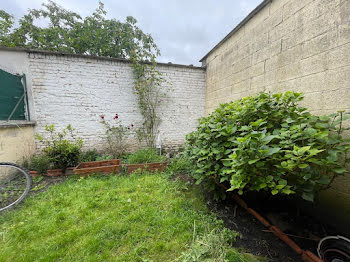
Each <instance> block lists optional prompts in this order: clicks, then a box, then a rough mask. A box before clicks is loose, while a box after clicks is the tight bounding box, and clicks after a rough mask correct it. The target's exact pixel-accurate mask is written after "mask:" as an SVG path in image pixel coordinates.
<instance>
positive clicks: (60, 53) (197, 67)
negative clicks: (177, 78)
mask: <svg viewBox="0 0 350 262" xmlns="http://www.w3.org/2000/svg"><path fill="white" fill-rule="evenodd" d="M1 50H3V51H13V52H26V53H28V54H44V55H55V56H66V57H77V58H79V57H80V58H87V59H95V60H104V61H115V62H122V63H131V61H130V60H128V59H123V58H114V57H107V56H96V55H84V54H71V53H65V52H56V51H48V50H40V49H29V48H20V47H4V46H0V51H1ZM157 65H160V66H169V67H181V68H191V69H199V70H205V67H203V66H193V65H182V64H173V63H171V62H169V63H160V62H157Z"/></svg>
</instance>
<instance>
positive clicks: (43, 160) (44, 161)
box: [31, 154, 52, 175]
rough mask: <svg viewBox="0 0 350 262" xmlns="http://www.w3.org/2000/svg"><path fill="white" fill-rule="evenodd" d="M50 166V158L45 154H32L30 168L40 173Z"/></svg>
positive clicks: (42, 173) (44, 172) (43, 172)
mask: <svg viewBox="0 0 350 262" xmlns="http://www.w3.org/2000/svg"><path fill="white" fill-rule="evenodd" d="M51 166H52V163H51V159H50V158H49V157H48V156H47V155H45V154H42V155H38V156H33V158H32V162H31V169H32V170H35V171H37V172H38V173H39V174H40V175H44V174H46V172H47V170H48V169H50V168H51Z"/></svg>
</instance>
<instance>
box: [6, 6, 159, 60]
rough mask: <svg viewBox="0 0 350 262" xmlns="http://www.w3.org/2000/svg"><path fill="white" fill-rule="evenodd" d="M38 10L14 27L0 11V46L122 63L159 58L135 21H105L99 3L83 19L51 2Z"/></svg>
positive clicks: (150, 40) (8, 15)
mask: <svg viewBox="0 0 350 262" xmlns="http://www.w3.org/2000/svg"><path fill="white" fill-rule="evenodd" d="M42 6H43V8H42V9H29V10H28V13H27V14H25V15H24V16H23V17H22V18H21V19H19V21H18V24H19V25H18V27H14V25H15V19H14V17H13V16H12V15H10V14H8V13H7V12H5V11H3V10H0V46H7V47H26V48H33V49H42V50H51V51H61V52H67V53H74V54H87V55H96V56H107V57H116V58H125V59H129V58H131V57H132V56H134V57H137V59H142V60H144V61H151V60H152V59H154V58H155V56H157V55H159V50H158V48H157V46H156V44H155V43H154V41H153V38H152V37H151V35H149V34H145V33H143V32H142V30H141V29H140V28H139V27H138V26H137V25H136V24H137V21H136V19H135V18H133V17H131V16H128V17H127V18H126V21H125V22H124V23H123V22H121V21H118V20H116V19H107V18H106V14H107V12H106V11H105V9H104V5H103V3H102V2H99V7H98V8H97V9H96V10H95V11H94V12H93V13H92V14H91V15H89V16H87V17H85V18H82V17H81V16H80V15H79V14H77V13H75V12H71V11H68V10H66V9H64V8H63V7H61V6H59V5H57V4H56V3H55V2H53V1H51V0H49V1H48V3H47V4H45V3H44V4H42ZM39 24H40V25H41V24H44V26H40V25H39Z"/></svg>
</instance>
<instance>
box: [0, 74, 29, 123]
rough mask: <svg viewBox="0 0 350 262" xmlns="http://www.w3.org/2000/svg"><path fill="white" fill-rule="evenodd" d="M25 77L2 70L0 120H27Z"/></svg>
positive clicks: (0, 77) (0, 79) (0, 75)
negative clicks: (23, 80) (23, 82)
mask: <svg viewBox="0 0 350 262" xmlns="http://www.w3.org/2000/svg"><path fill="white" fill-rule="evenodd" d="M22 78H23V76H18V75H13V74H10V73H8V72H5V71H3V70H1V69H0V120H25V119H26V116H25V96H24V94H25V90H24V87H23V84H22V81H21V80H22Z"/></svg>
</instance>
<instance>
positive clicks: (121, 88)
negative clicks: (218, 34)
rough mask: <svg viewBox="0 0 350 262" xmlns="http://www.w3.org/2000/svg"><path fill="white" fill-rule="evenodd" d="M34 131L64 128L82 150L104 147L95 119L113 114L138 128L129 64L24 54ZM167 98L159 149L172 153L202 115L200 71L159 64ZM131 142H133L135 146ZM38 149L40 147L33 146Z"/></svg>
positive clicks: (186, 67)
mask: <svg viewBox="0 0 350 262" xmlns="http://www.w3.org/2000/svg"><path fill="white" fill-rule="evenodd" d="M29 69H30V70H29V71H30V73H29V74H30V76H31V91H32V96H33V101H34V103H33V104H34V112H33V117H34V120H35V121H36V123H37V124H36V126H35V132H36V133H39V134H44V135H45V134H46V133H45V126H46V125H48V124H54V125H55V126H56V127H57V129H62V128H64V127H65V126H67V125H68V124H72V126H73V127H74V128H75V129H76V132H77V134H78V135H79V136H80V137H82V138H83V140H84V145H85V148H97V149H102V148H103V147H104V146H105V139H104V138H105V135H104V132H105V130H104V127H103V125H102V124H101V123H100V117H99V116H100V115H105V117H106V119H107V120H110V119H111V118H112V117H113V116H114V115H115V114H116V113H118V114H119V116H120V120H122V122H123V124H125V125H130V124H134V125H135V126H136V127H137V126H139V125H140V123H141V121H142V118H141V116H140V114H139V109H138V105H137V102H136V96H135V94H134V93H133V74H132V70H131V67H130V63H128V62H125V61H119V60H113V59H98V58H93V57H88V56H69V55H68V56H67V55H59V54H49V53H29ZM158 70H159V71H160V72H162V74H163V77H164V78H165V79H166V82H165V83H164V84H163V86H162V88H164V90H166V93H167V96H166V98H165V99H164V100H165V101H164V102H163V105H162V107H161V109H160V116H161V118H162V122H161V125H160V134H161V138H162V141H163V143H164V146H165V147H167V148H177V147H178V146H181V145H182V144H183V142H184V139H185V135H186V134H187V133H189V132H190V131H192V130H193V129H194V128H195V127H196V125H197V119H198V118H199V117H201V116H203V115H204V103H205V70H204V69H203V68H198V67H188V66H178V65H171V64H169V65H168V64H160V65H158ZM134 142H135V141H134ZM38 146H39V147H40V145H38Z"/></svg>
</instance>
